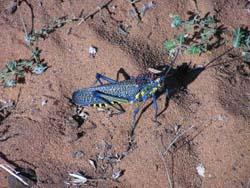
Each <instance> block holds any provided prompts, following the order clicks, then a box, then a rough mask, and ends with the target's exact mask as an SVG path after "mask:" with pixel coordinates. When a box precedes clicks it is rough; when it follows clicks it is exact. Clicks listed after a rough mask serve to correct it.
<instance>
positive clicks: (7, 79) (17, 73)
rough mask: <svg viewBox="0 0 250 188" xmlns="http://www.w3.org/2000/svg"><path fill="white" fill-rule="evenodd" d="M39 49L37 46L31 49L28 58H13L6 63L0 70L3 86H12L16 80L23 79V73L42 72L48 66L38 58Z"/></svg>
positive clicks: (20, 80)
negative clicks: (30, 54)
mask: <svg viewBox="0 0 250 188" xmlns="http://www.w3.org/2000/svg"><path fill="white" fill-rule="evenodd" d="M40 53H41V51H40V50H39V49H38V48H35V49H34V50H32V56H31V57H30V58H29V59H19V60H13V61H10V62H8V63H7V64H6V66H5V68H4V69H2V70H1V71H0V80H1V81H2V82H3V84H4V87H14V86H16V84H17V83H18V82H22V81H24V80H25V73H27V72H29V73H33V74H42V73H43V72H44V71H45V70H46V69H47V68H48V67H47V65H46V64H45V63H42V60H41V59H40Z"/></svg>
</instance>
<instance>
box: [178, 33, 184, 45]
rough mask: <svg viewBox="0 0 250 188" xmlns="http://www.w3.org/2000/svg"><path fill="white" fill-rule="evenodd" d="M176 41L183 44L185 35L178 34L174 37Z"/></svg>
mask: <svg viewBox="0 0 250 188" xmlns="http://www.w3.org/2000/svg"><path fill="white" fill-rule="evenodd" d="M176 41H177V42H178V43H179V45H183V44H184V42H185V35H184V34H180V35H178V36H177V37H176Z"/></svg>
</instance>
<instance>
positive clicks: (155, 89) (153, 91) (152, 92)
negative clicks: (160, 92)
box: [149, 87, 157, 94]
mask: <svg viewBox="0 0 250 188" xmlns="http://www.w3.org/2000/svg"><path fill="white" fill-rule="evenodd" d="M156 91H157V87H154V88H153V89H152V91H151V92H150V93H149V94H154V93H155V92H156Z"/></svg>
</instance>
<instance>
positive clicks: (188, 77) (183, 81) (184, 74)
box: [135, 63, 205, 125]
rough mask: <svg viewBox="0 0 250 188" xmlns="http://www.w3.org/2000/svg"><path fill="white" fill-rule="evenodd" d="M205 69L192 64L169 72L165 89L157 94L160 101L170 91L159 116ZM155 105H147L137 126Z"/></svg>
mask: <svg viewBox="0 0 250 188" xmlns="http://www.w3.org/2000/svg"><path fill="white" fill-rule="evenodd" d="M164 67H165V68H166V66H159V67H156V69H158V70H161V69H164ZM204 70H205V67H203V66H198V67H197V66H195V65H194V66H193V65H191V63H183V64H181V65H180V66H177V67H176V68H171V70H170V71H169V73H168V75H167V77H166V79H165V81H164V83H163V87H162V88H161V89H160V90H158V91H157V92H156V98H157V99H158V98H159V97H160V96H161V95H163V94H165V91H166V89H167V90H168V95H166V99H165V107H164V109H162V110H161V111H160V112H159V113H158V115H157V116H160V115H161V114H162V113H164V112H165V111H166V110H167V108H168V105H169V101H170V99H171V98H173V97H174V96H175V95H176V94H178V93H180V92H182V91H185V90H186V89H187V87H188V85H189V84H190V83H192V82H193V81H194V80H195V79H196V78H197V77H198V76H199V75H200V74H201V73H202V72H203V71H204ZM152 104H153V102H150V103H149V104H147V105H146V106H145V107H144V108H143V109H142V110H141V113H140V114H139V116H138V118H137V120H136V123H135V125H137V123H138V122H139V120H140V118H141V116H142V114H143V113H144V112H145V111H146V110H147V109H148V107H150V106H151V105H152Z"/></svg>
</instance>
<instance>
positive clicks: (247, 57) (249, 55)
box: [241, 52, 250, 63]
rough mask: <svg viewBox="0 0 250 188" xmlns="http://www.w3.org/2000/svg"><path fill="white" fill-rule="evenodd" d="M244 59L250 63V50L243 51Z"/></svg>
mask: <svg viewBox="0 0 250 188" xmlns="http://www.w3.org/2000/svg"><path fill="white" fill-rule="evenodd" d="M241 55H242V57H243V61H245V62H248V63H250V52H242V53H241Z"/></svg>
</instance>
